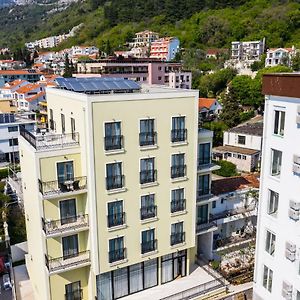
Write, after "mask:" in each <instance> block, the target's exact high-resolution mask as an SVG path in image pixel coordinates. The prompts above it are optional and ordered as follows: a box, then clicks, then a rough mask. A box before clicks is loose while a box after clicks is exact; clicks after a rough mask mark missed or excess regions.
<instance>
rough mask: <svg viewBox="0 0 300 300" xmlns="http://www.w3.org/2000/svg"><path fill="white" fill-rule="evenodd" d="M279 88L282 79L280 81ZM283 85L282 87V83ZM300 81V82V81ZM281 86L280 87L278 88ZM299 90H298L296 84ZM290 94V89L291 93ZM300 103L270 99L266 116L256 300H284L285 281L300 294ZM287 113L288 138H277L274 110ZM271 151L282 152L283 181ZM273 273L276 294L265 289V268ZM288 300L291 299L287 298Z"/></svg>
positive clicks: (268, 98)
mask: <svg viewBox="0 0 300 300" xmlns="http://www.w3.org/2000/svg"><path fill="white" fill-rule="evenodd" d="M276 79H277V80H276V84H277V82H278V78H276ZM279 79H280V82H281V83H282V81H281V80H282V79H281V78H279ZM297 79H299V78H297ZM279 86H280V85H279V84H278V87H279ZM294 87H295V88H296V87H298V85H297V84H296V85H295V86H294ZM288 90H290V89H288ZM299 103H300V99H299V98H292V97H283V96H282V97H279V96H267V97H266V102H265V114H264V124H265V125H264V143H263V157H262V172H261V180H260V182H261V188H260V199H259V219H258V233H259V234H258V236H257V243H256V259H255V262H256V266H255V273H254V296H255V297H254V299H274V300H277V299H282V296H281V295H282V287H283V281H286V282H288V283H289V284H291V285H292V286H293V292H292V297H293V299H296V297H295V298H294V296H295V295H296V293H297V291H300V281H299V258H298V257H299V247H300V242H299V235H298V228H299V227H298V226H299V221H298V222H296V221H293V220H291V219H290V218H289V216H288V211H289V201H290V200H295V201H299V196H298V195H299V193H300V185H299V175H297V174H296V173H293V171H292V166H293V156H294V155H295V154H296V155H298V156H299V155H300V153H299V147H300V139H299V126H298V125H297V123H296V116H297V115H298V113H297V111H299V109H298V107H299ZM275 109H280V110H282V111H285V114H286V115H285V127H284V128H285V129H284V136H283V137H282V136H276V135H274V134H273V130H274V113H273V112H274V110H275ZM271 149H276V150H279V151H282V165H281V174H280V177H275V176H271V163H272V158H271ZM269 190H273V191H274V192H277V193H279V201H278V211H277V214H276V215H269V214H268V212H267V207H268V199H269ZM266 230H269V231H271V232H273V233H274V234H275V235H276V241H275V251H274V256H271V255H270V254H268V253H267V252H266V251H265V246H266ZM287 241H289V242H291V243H293V244H295V245H296V260H295V261H294V262H291V261H289V260H288V259H287V258H286V257H285V251H286V250H285V249H286V242H287ZM264 265H265V266H267V267H268V268H270V269H271V270H273V281H272V282H273V283H272V292H271V293H270V292H269V291H267V290H266V289H265V288H264V287H263V285H262V282H263V266H264ZM286 299H288V298H286Z"/></svg>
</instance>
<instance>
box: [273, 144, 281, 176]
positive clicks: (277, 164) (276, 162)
mask: <svg viewBox="0 0 300 300" xmlns="http://www.w3.org/2000/svg"><path fill="white" fill-rule="evenodd" d="M271 157H272V168H271V174H272V176H280V171H281V160H282V152H281V151H278V150H274V149H272V156H271Z"/></svg>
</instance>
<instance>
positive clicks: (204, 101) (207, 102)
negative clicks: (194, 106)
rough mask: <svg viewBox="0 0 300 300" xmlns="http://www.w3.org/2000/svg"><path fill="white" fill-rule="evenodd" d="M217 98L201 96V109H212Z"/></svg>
mask: <svg viewBox="0 0 300 300" xmlns="http://www.w3.org/2000/svg"><path fill="white" fill-rule="evenodd" d="M215 101H216V98H199V110H201V109H202V108H207V109H210V108H211V106H212V105H213V104H214V103H215Z"/></svg>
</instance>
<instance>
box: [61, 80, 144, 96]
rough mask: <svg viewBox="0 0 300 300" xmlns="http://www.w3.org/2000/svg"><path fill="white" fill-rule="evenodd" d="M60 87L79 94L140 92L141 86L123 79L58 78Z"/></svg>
mask: <svg viewBox="0 0 300 300" xmlns="http://www.w3.org/2000/svg"><path fill="white" fill-rule="evenodd" d="M56 82H57V84H58V87H59V88H61V89H66V90H69V91H74V92H78V93H108V92H124V93H125V92H133V91H138V90H140V86H139V84H137V83H136V82H134V81H132V80H128V79H123V78H99V77H86V78H57V79H56Z"/></svg>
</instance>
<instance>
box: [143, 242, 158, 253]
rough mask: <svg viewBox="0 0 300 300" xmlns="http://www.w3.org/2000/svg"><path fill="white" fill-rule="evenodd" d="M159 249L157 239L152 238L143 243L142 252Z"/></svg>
mask: <svg viewBox="0 0 300 300" xmlns="http://www.w3.org/2000/svg"><path fill="white" fill-rule="evenodd" d="M156 249H157V240H151V241H146V242H143V243H141V252H142V254H145V253H148V252H153V251H155V250H156Z"/></svg>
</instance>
